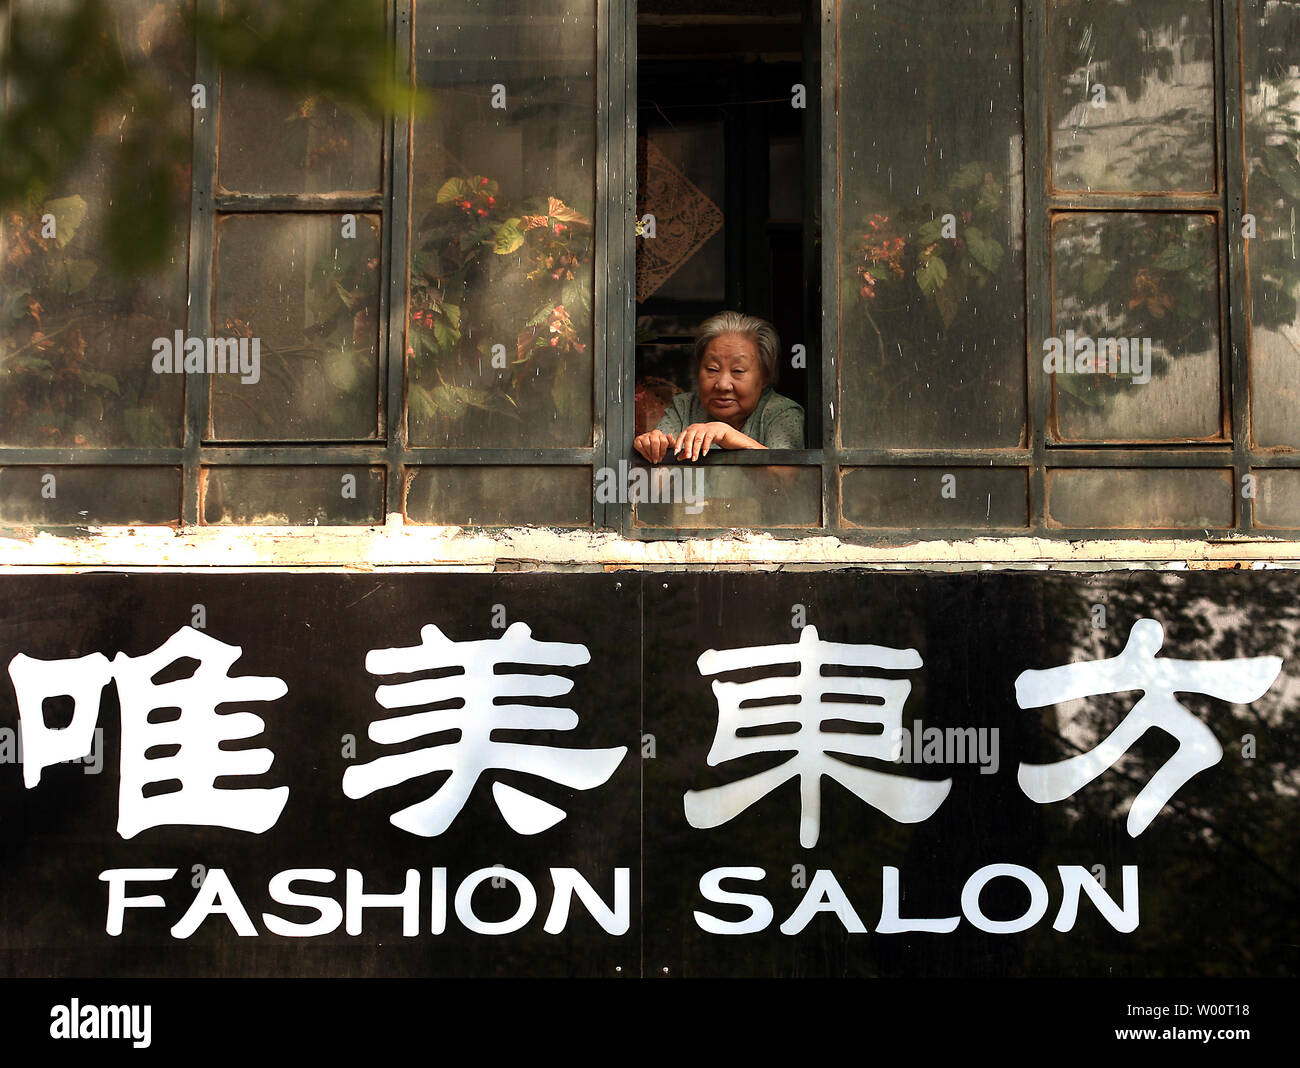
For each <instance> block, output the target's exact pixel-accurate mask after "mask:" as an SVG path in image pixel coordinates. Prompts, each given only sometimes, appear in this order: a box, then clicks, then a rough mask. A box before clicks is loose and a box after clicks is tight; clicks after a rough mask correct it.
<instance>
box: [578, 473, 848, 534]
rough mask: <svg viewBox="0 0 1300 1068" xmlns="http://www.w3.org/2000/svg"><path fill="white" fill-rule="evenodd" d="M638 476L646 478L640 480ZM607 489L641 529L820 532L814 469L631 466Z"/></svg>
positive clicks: (818, 492)
mask: <svg viewBox="0 0 1300 1068" xmlns="http://www.w3.org/2000/svg"><path fill="white" fill-rule="evenodd" d="M618 470H619V471H620V472H621V471H623V470H624V469H623V468H622V467H621V466H620V468H619V469H618ZM638 471H642V472H645V476H646V477H645V479H644V480H642V479H641V477H640V475H638V474H636V473H635V472H638ZM615 474H616V475H617V472H615ZM620 483H621V484H620ZM612 488H613V492H614V493H615V494H619V493H621V495H622V496H621V500H623V501H625V502H627V503H629V504H632V505H633V510H632V511H633V516H634V519H635V521H636V524H637V526H641V527H675V528H677V529H679V530H689V529H699V528H704V527H718V528H723V527H730V528H750V529H762V528H764V527H819V526H821V512H822V479H821V469H820V468H816V467H784V466H783V467H751V466H749V465H740V464H737V465H734V466H733V465H724V464H707V465H703V466H696V465H693V464H660V465H659V466H657V467H654V468H647V467H642V466H640V465H635V466H631V467H629V468H627V473H626V474H625V475H624V476H623V477H621V478H618V477H616V478H615V480H614V483H613V487H612ZM597 489H600V486H599V484H598V485H597Z"/></svg>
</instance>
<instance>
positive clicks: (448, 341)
mask: <svg viewBox="0 0 1300 1068" xmlns="http://www.w3.org/2000/svg"><path fill="white" fill-rule="evenodd" d="M595 29H596V5H595V2H594V0H453V2H447V0H437V2H431V0H417V3H416V18H415V62H416V75H417V78H418V81H419V83H420V84H421V85H422V86H426V87H428V88H429V90H430V91H431V95H432V97H433V108H432V111H431V113H430V115H429V116H428V117H427V118H424V119H422V120H420V121H419V122H417V123H416V125H415V128H414V131H413V134H412V137H413V152H414V160H413V168H414V170H413V174H414V178H413V183H412V194H411V196H412V210H411V296H410V302H411V303H410V311H409V319H408V324H407V338H406V358H407V378H408V389H409V400H408V415H407V418H408V426H409V432H410V440H411V443H412V444H413V445H426V446H427V445H444V446H470V447H475V448H503V447H519V446H537V447H547V446H550V447H558V446H576V447H580V446H583V445H589V444H590V443H591V439H592V418H593V393H594V382H593V367H594V364H593V352H592V338H593V332H592V317H591V288H592V278H593V273H592V249H593V243H592V219H593V210H594V202H595V161H596V146H595V130H596V122H595V118H596V96H595V86H596V82H595V77H596V62H595V44H596V34H595Z"/></svg>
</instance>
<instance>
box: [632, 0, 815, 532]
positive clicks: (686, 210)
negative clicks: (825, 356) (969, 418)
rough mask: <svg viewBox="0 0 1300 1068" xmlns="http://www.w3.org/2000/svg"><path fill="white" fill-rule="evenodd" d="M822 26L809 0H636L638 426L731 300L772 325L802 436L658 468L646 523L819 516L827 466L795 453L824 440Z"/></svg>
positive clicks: (642, 520)
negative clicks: (782, 445)
mask: <svg viewBox="0 0 1300 1068" xmlns="http://www.w3.org/2000/svg"><path fill="white" fill-rule="evenodd" d="M815 30H816V23H815V20H812V16H811V6H810V5H809V4H808V3H806V2H804V0H774V2H767V3H763V4H759V5H757V6H755V5H753V4H750V3H741V2H737V0H710V2H705V3H695V4H689V5H688V4H682V3H679V2H676V0H647V2H643V3H640V4H639V5H638V8H637V68H636V71H637V73H636V89H637V130H636V132H637V137H636V167H637V175H636V177H637V185H636V188H637V207H636V211H637V220H638V226H637V233H638V239H637V249H636V294H635V300H636V312H635V319H636V368H635V420H636V433H644V432H646V431H648V430H652V429H654V428H655V426H656V425H657V424H658V423H659V421H660V419H661V418H662V417H663V415H664V413H665V410H666V409H668V408H669V406H670V405H672V403H673V399H674V397H679V396H680V395H682V394H684V393H685V394H689V393H690V391H691V390H693V389H694V388H695V386H696V381H695V374H696V368H695V366H694V360H693V347H694V342H695V339H696V337H697V336H698V334H699V332H700V327H701V324H702V323H703V322H704V321H705V320H706V319H708V318H710V317H711V316H713V315H714V314H716V313H718V312H720V311H723V310H734V311H739V312H743V313H744V314H746V315H751V316H756V317H758V318H760V319H763V320H766V321H768V322H770V323H771V324H772V326H773V327H774V328H775V330H776V332H777V335H778V337H779V338H780V346H779V348H778V352H777V377H776V380H775V381H774V382H772V383H771V384H772V387H773V388H774V389H775V390H776V392H777V393H779V394H781V395H782V396H784V397H788V398H789V399H791V400H793V401H795V402H796V403H797V404H799V405H800V406H801V407H802V408H803V411H804V434H805V440H804V441H803V442H802V443H801V445H802V448H800V449H795V450H788V449H786V450H782V454H781V455H779V456H774V455H772V454H770V453H769V452H761V451H754V452H750V453H748V454H746V453H742V452H740V451H726V450H718V449H715V450H712V451H711V453H710V456H709V457H708V460H707V461H706V462H703V463H701V462H696V463H693V464H692V463H687V464H683V465H677V466H680V467H681V468H683V469H682V470H676V469H674V465H673V464H671V463H670V464H669V465H668V466H669V469H668V470H658V471H655V472H652V474H651V482H650V485H649V487H648V489H649V492H650V493H651V501H650V502H645V501H643V500H642V501H638V502H635V505H634V509H633V513H634V523H635V526H636V527H639V528H646V527H649V528H658V527H662V528H668V529H683V528H716V527H786V526H789V527H803V528H807V527H810V526H811V527H816V526H819V525H820V516H821V479H820V476H819V473H818V471H817V469H816V468H814V467H807V468H804V469H802V470H800V469H799V467H798V464H797V463H796V464H795V465H794V466H791V465H790V464H789V463H788V462H785V461H788V460H790V459H792V457H788V456H785V455H784V454H785V453H786V452H794V453H796V454H799V455H797V459H803V460H805V461H806V460H807V456H806V455H802V454H804V453H805V452H806V451H807V450H812V449H816V448H818V447H819V446H820V442H821V427H820V424H819V422H818V413H819V410H820V404H819V398H820V387H821V383H820V316H821V308H820V292H819V285H818V279H819V277H820V266H819V252H818V248H817V234H816V227H815V206H816V204H817V193H818V185H819V182H818V174H819V159H820V154H819V151H818V140H817V134H816V125H817V114H818V105H819V98H818V93H817V67H818V64H817V55H816V51H817V47H816V41H817V35H816V32H815ZM774 461H782V462H779V463H775V464H774Z"/></svg>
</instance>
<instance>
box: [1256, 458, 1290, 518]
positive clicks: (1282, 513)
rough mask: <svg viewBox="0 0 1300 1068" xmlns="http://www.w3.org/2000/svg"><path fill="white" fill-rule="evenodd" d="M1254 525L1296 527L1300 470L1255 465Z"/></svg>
mask: <svg viewBox="0 0 1300 1068" xmlns="http://www.w3.org/2000/svg"><path fill="white" fill-rule="evenodd" d="M1254 475H1255V525H1256V526H1257V527H1279V528H1285V529H1288V530H1295V529H1297V528H1300V471H1297V470H1292V469H1285V470H1283V469H1280V468H1262V469H1261V468H1256V469H1255V471H1254Z"/></svg>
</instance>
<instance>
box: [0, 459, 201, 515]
mask: <svg viewBox="0 0 1300 1068" xmlns="http://www.w3.org/2000/svg"><path fill="white" fill-rule="evenodd" d="M180 518H181V470H180V468H179V467H0V523H5V524H14V525H20V526H36V527H48V526H74V527H85V526H110V525H111V526H129V525H135V524H142V525H146V526H159V525H162V524H164V523H177V522H179V521H180Z"/></svg>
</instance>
